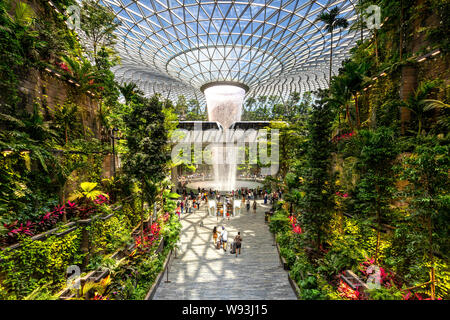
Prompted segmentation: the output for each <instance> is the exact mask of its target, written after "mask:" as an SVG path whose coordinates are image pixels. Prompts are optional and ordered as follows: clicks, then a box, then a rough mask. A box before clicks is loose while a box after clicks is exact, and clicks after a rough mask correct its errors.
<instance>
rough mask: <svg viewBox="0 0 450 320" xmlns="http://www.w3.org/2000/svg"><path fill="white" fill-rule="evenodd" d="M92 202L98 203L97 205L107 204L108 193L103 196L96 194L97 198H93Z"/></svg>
mask: <svg viewBox="0 0 450 320" xmlns="http://www.w3.org/2000/svg"><path fill="white" fill-rule="evenodd" d="M94 203H95V204H98V205H102V204H104V203H105V204H109V197H108V195H106V196H104V195H102V194H99V195H98V196H97V199H95V200H94Z"/></svg>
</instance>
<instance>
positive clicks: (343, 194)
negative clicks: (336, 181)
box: [336, 191, 348, 199]
mask: <svg viewBox="0 0 450 320" xmlns="http://www.w3.org/2000/svg"><path fill="white" fill-rule="evenodd" d="M336 195H337V196H338V197H341V198H344V199H346V198H348V193H347V192H345V193H342V192H339V191H337V192H336Z"/></svg>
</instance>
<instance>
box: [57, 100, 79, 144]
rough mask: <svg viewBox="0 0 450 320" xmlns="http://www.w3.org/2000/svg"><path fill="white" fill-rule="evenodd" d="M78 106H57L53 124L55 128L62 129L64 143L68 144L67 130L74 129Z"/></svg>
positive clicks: (69, 104)
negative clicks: (54, 123)
mask: <svg viewBox="0 0 450 320" xmlns="http://www.w3.org/2000/svg"><path fill="white" fill-rule="evenodd" d="M77 114H78V106H77V105H76V104H75V103H65V104H64V105H63V106H57V109H56V110H55V122H56V123H57V126H58V127H60V128H62V129H64V141H65V143H66V144H67V143H68V142H69V130H70V131H73V130H75V129H76V127H77V125H78V122H77Z"/></svg>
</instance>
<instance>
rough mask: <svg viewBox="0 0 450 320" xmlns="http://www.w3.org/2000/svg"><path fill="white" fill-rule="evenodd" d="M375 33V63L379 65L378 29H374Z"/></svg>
mask: <svg viewBox="0 0 450 320" xmlns="http://www.w3.org/2000/svg"><path fill="white" fill-rule="evenodd" d="M374 34H375V65H376V66H377V67H378V64H379V63H378V35H377V30H376V29H375V31H374Z"/></svg>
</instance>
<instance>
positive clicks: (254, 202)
mask: <svg viewBox="0 0 450 320" xmlns="http://www.w3.org/2000/svg"><path fill="white" fill-rule="evenodd" d="M256 206H257V204H256V200H253V213H256Z"/></svg>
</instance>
